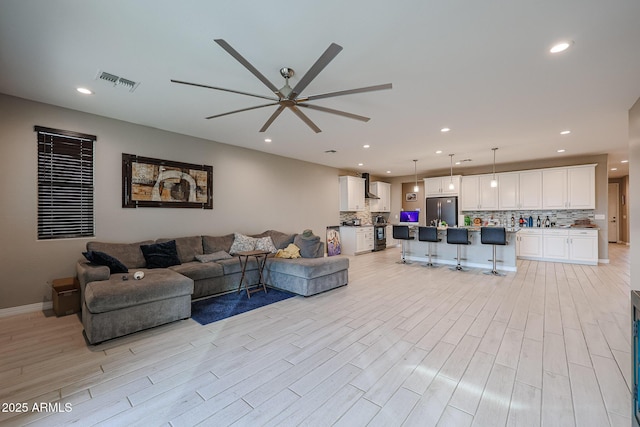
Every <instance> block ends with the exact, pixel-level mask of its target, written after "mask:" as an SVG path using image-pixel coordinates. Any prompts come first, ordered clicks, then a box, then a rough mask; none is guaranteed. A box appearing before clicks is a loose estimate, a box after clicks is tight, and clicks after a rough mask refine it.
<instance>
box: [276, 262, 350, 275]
mask: <svg viewBox="0 0 640 427" xmlns="http://www.w3.org/2000/svg"><path fill="white" fill-rule="evenodd" d="M348 268H349V258H347V257H329V258H324V257H323V258H296V259H285V258H269V259H268V260H267V265H266V267H265V270H269V271H275V272H278V273H282V274H289V275H291V276H298V277H302V278H305V279H313V278H315V277H321V276H326V275H327V274H332V273H336V272H338V271H341V270H346V269H348Z"/></svg>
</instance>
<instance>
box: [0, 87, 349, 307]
mask: <svg viewBox="0 0 640 427" xmlns="http://www.w3.org/2000/svg"><path fill="white" fill-rule="evenodd" d="M34 125H38V126H45V127H50V128H56V129H63V130H70V131H77V132H82V133H87V134H92V135H96V136H97V138H98V139H97V142H96V160H95V200H96V205H95V208H96V238H95V239H96V240H101V241H115V242H120V241H122V242H134V241H138V240H144V239H155V238H158V237H178V236H187V235H201V234H209V235H222V234H227V233H232V232H234V231H238V232H242V233H247V234H252V233H259V232H262V231H264V230H267V229H276V230H281V231H285V232H301V231H303V230H304V229H306V228H310V229H312V230H313V231H314V233H315V234H317V235H319V236H321V238H322V240H323V241H324V240H325V229H326V227H327V226H330V225H337V224H338V221H339V203H338V200H339V197H338V192H339V187H338V170H337V169H333V168H329V167H325V166H320V165H316V164H312V163H307V162H302V161H297V160H293V159H288V158H284V157H280V156H274V155H270V154H266V153H262V152H258V151H254V150H248V149H244V148H238V147H234V146H230V145H226V144H220V143H216V142H213V141H208V140H203V139H197V138H193V137H189V136H185V135H179V134H174V133H170V132H165V131H161V130H158V129H153V128H149V127H145V126H140V125H135V124H131V123H127V122H123V121H118V120H112V119H107V118H104V117H100V116H95V115H91V114H86V113H81V112H78V111H73V110H68V109H64V108H59V107H55V106H51V105H47V104H41V103H36V102H31V101H27V100H24V99H19V98H14V97H10V96H6V95H2V94H0V128H1V129H2V132H1V133H0V182H2V183H3V185H2V187H1V188H2V189H1V190H0V191H1V193H0V194H1V195H2V197H1V200H2V202H1V209H0V236H2V244H1V245H0V272H1V276H0V277H1V279H0V309H2V308H8V307H16V306H20V305H26V304H32V303H37V302H42V301H47V300H50V298H51V290H50V287H49V285H48V283H49V282H50V281H51V280H52V279H55V278H59V277H68V276H73V275H75V261H76V260H77V259H78V258H80V257H81V256H82V255H81V252H82V251H83V250H84V248H85V244H86V242H87V241H88V239H73V240H58V241H38V240H37V238H36V220H37V210H36V209H37V206H36V197H37V183H36V167H37V159H36V134H35V133H34V131H33V127H34ZM122 153H129V154H137V155H141V156H146V157H154V158H159V159H166V160H174V161H179V162H185V163H197V164H207V165H212V166H213V210H199V209H176V208H138V209H123V208H122V207H121V206H122V194H121V185H122V183H121V171H122Z"/></svg>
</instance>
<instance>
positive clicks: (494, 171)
mask: <svg viewBox="0 0 640 427" xmlns="http://www.w3.org/2000/svg"><path fill="white" fill-rule="evenodd" d="M497 149H498V148H497V147H495V148H492V149H491V150H492V151H493V179H492V180H491V188H496V187H497V186H498V180H497V179H496V150H497Z"/></svg>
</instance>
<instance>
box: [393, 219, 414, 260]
mask: <svg viewBox="0 0 640 427" xmlns="http://www.w3.org/2000/svg"><path fill="white" fill-rule="evenodd" d="M393 238H394V239H397V240H402V259H401V260H400V261H398V262H397V263H396V264H412V263H411V262H407V260H406V259H405V243H406V241H407V240H413V236H411V235H410V233H409V226H408V225H394V226H393Z"/></svg>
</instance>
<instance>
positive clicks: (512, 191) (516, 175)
mask: <svg viewBox="0 0 640 427" xmlns="http://www.w3.org/2000/svg"><path fill="white" fill-rule="evenodd" d="M498 200H499V209H500V210H514V209H528V210H534V209H542V172H541V171H539V170H534V171H525V172H509V173H500V174H498Z"/></svg>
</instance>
